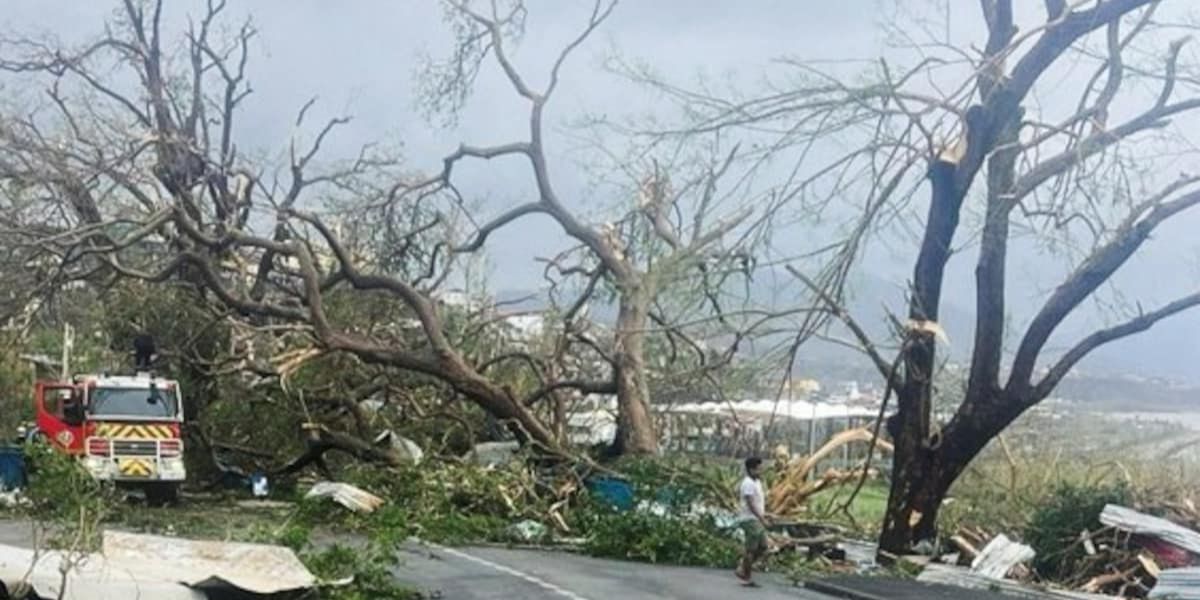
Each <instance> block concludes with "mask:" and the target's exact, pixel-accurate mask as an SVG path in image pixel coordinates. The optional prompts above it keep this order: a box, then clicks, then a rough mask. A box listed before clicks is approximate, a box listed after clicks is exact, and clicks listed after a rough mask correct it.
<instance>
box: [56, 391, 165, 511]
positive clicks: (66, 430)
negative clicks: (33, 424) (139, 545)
mask: <svg viewBox="0 0 1200 600" xmlns="http://www.w3.org/2000/svg"><path fill="white" fill-rule="evenodd" d="M180 397H181V396H180V390H179V384H178V382H176V381H174V380H171V379H162V378H157V377H155V376H153V375H152V374H149V373H138V374H137V375H133V376H108V375H80V376H76V377H75V378H74V379H72V380H71V381H39V382H37V384H36V386H35V389H34V403H35V406H36V409H37V429H38V432H39V433H40V434H41V435H42V436H44V437H45V439H46V440H47V441H48V442H49V443H50V444H51V445H52V446H54V447H55V448H57V449H59V450H62V451H64V452H67V453H69V454H71V455H74V456H77V457H78V458H79V459H80V461H81V462H82V463H83V466H84V468H86V469H87V471H88V472H89V473H91V475H92V476H93V477H95V478H96V479H99V480H105V481H113V482H116V483H117V484H118V485H121V486H131V487H140V488H142V489H143V490H145V493H146V499H147V501H148V502H149V503H151V504H166V503H170V502H173V501H174V500H175V498H176V497H177V494H178V489H179V485H180V484H181V483H182V482H183V481H184V479H185V478H186V476H187V473H186V470H185V469H184V464H183V439H182V437H181V432H180V427H181V425H182V424H183V406H182V405H181V403H180Z"/></svg>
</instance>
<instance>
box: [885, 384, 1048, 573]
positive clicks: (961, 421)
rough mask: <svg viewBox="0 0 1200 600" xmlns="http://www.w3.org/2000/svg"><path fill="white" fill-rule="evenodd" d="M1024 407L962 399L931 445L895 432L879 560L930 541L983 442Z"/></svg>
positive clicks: (1002, 398)
mask: <svg viewBox="0 0 1200 600" xmlns="http://www.w3.org/2000/svg"><path fill="white" fill-rule="evenodd" d="M1024 406H1027V404H1024V403H1022V402H1021V398H1019V397H1016V396H1014V395H1013V394H1007V393H994V394H986V395H980V394H975V395H971V394H968V396H967V399H966V400H965V401H964V402H963V405H962V406H961V407H959V410H958V413H957V414H956V415H955V417H954V419H953V420H951V421H950V423H948V424H947V425H946V428H945V429H944V430H943V431H942V433H941V435H938V436H934V437H933V438H932V440H933V442H932V443H924V442H923V441H922V440H923V439H926V438H915V437H914V436H912V434H911V432H909V431H906V430H905V429H903V428H901V430H900V431H899V436H898V437H897V439H896V440H895V442H896V451H895V455H894V456H895V462H894V463H893V464H894V466H893V472H892V488H891V495H890V496H889V498H888V506H887V511H886V513H885V516H884V523H883V531H882V533H881V534H880V537H879V549H880V551H881V556H882V557H883V558H890V557H889V556H887V555H891V556H901V555H903V554H907V553H910V552H912V549H913V547H914V546H915V545H916V544H918V543H920V542H922V541H930V542H933V541H935V540H936V538H937V535H938V530H937V518H938V512H939V510H940V509H941V506H942V502H943V501H944V500H945V498H946V494H947V493H948V492H949V491H950V488H951V486H953V485H954V482H955V481H957V480H958V478H959V476H961V475H962V473H963V471H965V470H966V468H967V466H968V465H970V464H971V461H972V460H974V459H975V457H976V456H979V453H980V452H982V451H983V449H984V448H986V447H987V444H988V442H990V441H991V440H992V439H994V438H995V437H996V436H997V435H999V434H1000V432H1001V431H1004V429H1005V428H1006V427H1008V425H1009V424H1010V423H1012V422H1013V420H1015V419H1016V418H1017V417H1018V416H1020V415H1021V413H1022V412H1024V408H1023V407H1024ZM884 553H886V554H884Z"/></svg>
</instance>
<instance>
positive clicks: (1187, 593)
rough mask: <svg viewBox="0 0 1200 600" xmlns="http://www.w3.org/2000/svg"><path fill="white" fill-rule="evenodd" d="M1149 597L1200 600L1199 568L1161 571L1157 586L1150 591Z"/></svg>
mask: <svg viewBox="0 0 1200 600" xmlns="http://www.w3.org/2000/svg"><path fill="white" fill-rule="evenodd" d="M1150 597H1151V598H1174V599H1176V600H1200V567H1191V568H1187V569H1167V570H1166V571H1163V572H1162V573H1160V574H1159V576H1158V584H1157V585H1155V586H1154V589H1153V590H1150Z"/></svg>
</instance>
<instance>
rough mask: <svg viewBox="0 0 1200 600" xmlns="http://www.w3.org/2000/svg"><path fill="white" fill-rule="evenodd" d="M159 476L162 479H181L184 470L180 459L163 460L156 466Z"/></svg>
mask: <svg viewBox="0 0 1200 600" xmlns="http://www.w3.org/2000/svg"><path fill="white" fill-rule="evenodd" d="M158 473H159V476H160V477H162V478H163V479H183V478H184V475H185V473H186V470H185V469H184V467H183V459H182V458H164V459H162V461H160V462H159V465H158Z"/></svg>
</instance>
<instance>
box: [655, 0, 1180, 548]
mask: <svg viewBox="0 0 1200 600" xmlns="http://www.w3.org/2000/svg"><path fill="white" fill-rule="evenodd" d="M1183 4H1184V3H1182V2H1172V1H1171V0H1101V1H1098V2H1076V3H1067V2H1063V1H1057V2H1050V1H1047V2H1046V3H1045V9H1046V12H1045V18H1044V20H1043V21H1042V22H1040V23H1037V24H1035V25H1033V26H1032V27H1030V28H1029V29H1028V30H1027V31H1022V30H1021V29H1020V28H1019V27H1018V26H1017V25H1018V24H1017V23H1016V22H1015V20H1014V12H1013V3H1012V1H1011V0H981V2H980V6H981V8H982V14H983V17H984V20H985V21H986V24H987V31H988V37H987V40H986V41H985V44H984V46H983V48H982V50H980V51H977V52H972V51H967V50H965V49H963V48H962V44H961V43H955V42H954V41H952V40H948V39H935V40H933V41H932V42H915V41H914V42H912V43H911V45H910V46H909V47H908V48H907V50H909V51H911V52H910V53H911V54H916V55H918V57H919V58H918V60H919V62H917V64H916V66H915V67H913V68H911V69H908V70H906V71H903V72H897V71H895V70H894V68H893V67H892V65H891V64H890V63H889V61H887V60H881V61H879V63H878V64H877V66H876V67H875V68H874V70H873V72H872V73H871V75H872V76H873V77H874V78H875V80H876V81H874V82H872V83H870V84H868V85H851V84H848V83H844V81H845V79H844V78H843V77H840V76H839V75H835V74H830V73H826V72H822V71H820V70H818V69H816V68H814V67H812V66H809V65H805V64H803V63H800V62H797V61H793V62H792V66H793V67H794V68H796V69H797V70H799V71H800V72H801V73H802V74H803V75H802V77H801V81H802V82H801V84H799V85H798V86H796V87H795V88H794V89H791V90H783V91H780V90H778V89H775V90H772V92H771V93H770V94H769V95H766V96H763V97H761V98H756V99H752V100H748V101H747V100H724V99H719V98H713V97H711V95H705V94H699V93H694V92H690V91H687V90H682V89H679V88H675V87H672V86H670V85H668V84H666V83H664V82H662V81H661V80H656V79H653V78H650V77H645V76H640V75H639V77H640V78H641V79H642V80H644V81H647V82H649V83H651V84H653V85H656V86H658V87H659V88H660V89H662V90H664V91H666V92H668V93H670V94H672V95H673V96H674V97H675V98H678V99H680V100H681V101H682V102H684V103H686V104H687V106H688V107H689V108H690V109H691V110H692V111H693V112H692V113H691V114H693V115H696V116H697V118H696V119H695V120H692V121H689V122H688V123H686V124H685V126H682V127H680V128H679V129H677V130H673V131H668V132H660V133H661V134H664V135H666V134H673V135H696V134H697V133H704V134H708V133H710V132H712V131H724V132H731V131H735V130H736V131H742V132H749V133H745V134H746V135H754V136H759V137H758V138H757V139H760V140H761V139H762V138H761V136H763V135H768V136H772V137H773V139H772V140H771V143H769V144H764V145H763V148H764V150H763V151H762V157H761V161H759V162H755V163H752V164H751V166H752V167H753V168H761V164H762V161H766V160H767V159H768V158H772V159H776V160H778V158H779V157H780V156H781V155H784V154H786V153H789V152H794V153H795V154H793V155H798V158H797V161H798V164H797V166H796V167H795V170H794V171H793V177H791V178H789V179H788V180H787V181H786V182H785V183H784V184H783V185H782V186H781V189H782V190H787V191H788V192H790V193H795V194H801V195H806V196H807V197H810V198H813V197H817V198H821V199H822V201H823V202H825V203H826V204H825V205H822V206H819V207H817V208H819V209H821V211H822V212H821V214H826V215H828V214H836V210H834V211H832V212H831V211H830V210H825V209H827V208H829V207H830V206H834V207H837V206H842V207H844V206H845V203H839V202H838V200H839V198H840V197H846V196H849V197H854V198H863V201H862V203H861V206H862V207H864V210H861V211H857V212H856V213H855V214H856V215H857V216H856V219H857V223H858V225H857V226H856V228H855V230H856V231H870V230H874V229H878V228H880V227H882V226H883V225H885V224H888V223H895V222H896V221H889V220H884V217H888V216H891V215H895V214H903V209H904V208H905V207H907V206H908V205H909V204H910V203H911V202H912V201H913V200H914V198H916V196H915V195H914V192H918V191H921V192H922V193H923V192H924V191H926V190H927V191H928V194H929V202H928V205H927V213H926V214H925V217H924V220H923V223H922V225H921V230H920V235H919V237H920V245H919V252H918V254H917V256H916V260H915V264H914V267H913V272H912V280H911V283H910V285H911V290H910V294H909V296H908V298H907V304H908V315H907V316H908V319H909V320H908V322H907V323H902V322H900V320H899V319H896V320H895V321H894V324H895V325H896V329H897V330H898V331H900V332H901V334H902V339H901V341H900V344H901V345H900V348H901V350H900V356H899V357H898V359H897V362H896V365H897V367H896V368H892V361H888V360H886V359H884V358H883V357H882V356H881V355H880V352H879V350H878V349H877V348H876V346H875V345H874V344H873V343H872V341H871V340H870V339H869V338H868V336H867V335H866V333H865V332H864V331H863V330H862V328H861V327H857V326H853V327H851V330H852V333H854V335H855V337H856V339H857V341H858V343H859V345H860V347H861V348H863V349H865V350H867V351H868V353H869V355H870V356H871V358H872V360H873V362H874V364H875V365H876V366H877V367H878V368H879V372H880V374H881V376H882V377H883V378H884V379H885V381H887V382H888V384H889V386H890V387H891V388H892V389H893V390H894V391H895V393H896V398H897V400H898V412H897V413H896V415H895V417H894V418H893V419H892V420H891V422H890V427H889V428H890V430H891V432H892V433H893V435H894V437H895V438H896V439H895V442H896V453H895V463H894V470H893V480H892V490H891V497H890V501H889V506H888V510H887V516H886V520H885V523H884V526H883V532H882V536H881V549H882V550H883V551H884V552H885V553H891V554H900V553H904V552H907V551H909V550H910V549H911V547H912V545H913V544H914V543H915V542H917V541H920V540H925V539H930V538H932V537H933V536H935V535H936V524H937V517H938V509H939V507H940V505H941V503H942V500H943V498H945V496H946V494H947V492H948V491H949V489H950V487H951V486H952V485H953V484H954V482H955V481H956V480H957V478H958V477H959V475H960V474H961V473H962V472H963V470H964V469H965V468H966V466H967V465H968V464H969V463H970V462H971V460H972V459H973V458H975V457H976V456H977V455H978V454H979V453H980V452H981V450H982V449H983V448H984V447H985V446H986V445H987V444H988V442H989V441H990V440H992V439H993V438H995V437H996V436H997V435H998V434H999V433H1000V432H1001V431H1002V430H1004V428H1005V427H1007V426H1008V425H1009V424H1010V423H1012V422H1013V421H1014V420H1015V419H1016V418H1017V417H1018V416H1020V415H1021V414H1022V413H1024V412H1025V411H1026V410H1028V409H1029V408H1031V407H1033V406H1035V405H1036V404H1038V403H1039V402H1041V401H1042V400H1044V399H1045V398H1046V397H1047V396H1048V395H1049V394H1050V393H1051V392H1052V391H1053V389H1054V388H1055V386H1056V385H1057V384H1058V383H1059V382H1060V381H1061V380H1062V378H1063V377H1064V376H1065V375H1066V374H1067V373H1068V372H1069V371H1070V370H1071V369H1072V367H1074V366H1075V365H1076V364H1078V362H1079V361H1080V360H1082V359H1083V358H1084V357H1086V356H1087V355H1088V354H1089V353H1091V352H1092V351H1094V350H1095V349H1097V348H1099V347H1101V346H1103V345H1105V344H1108V343H1110V342H1112V341H1114V340H1118V339H1120V338H1123V337H1126V336H1129V335H1132V334H1135V333H1139V332H1142V331H1145V330H1147V329H1149V328H1150V327H1152V326H1153V325H1154V324H1156V323H1158V322H1159V321H1162V320H1163V319H1166V318H1168V317H1170V316H1172V315H1175V314H1178V313H1180V312H1182V311H1184V310H1187V309H1189V308H1192V307H1194V306H1196V305H1198V304H1200V293H1195V294H1190V295H1186V296H1183V297H1180V298H1178V299H1176V300H1174V301H1172V302H1168V303H1166V304H1164V305H1162V306H1160V307H1158V308H1154V309H1150V310H1142V309H1141V308H1140V305H1139V308H1138V309H1137V310H1136V311H1135V312H1134V313H1133V314H1131V315H1128V316H1127V317H1125V318H1124V319H1125V320H1123V321H1120V322H1118V323H1116V324H1114V325H1112V326H1111V327H1106V328H1102V329H1099V330H1096V331H1094V332H1092V333H1091V334H1090V335H1086V336H1084V337H1083V338H1082V339H1080V340H1078V341H1077V342H1075V343H1074V344H1073V345H1072V346H1070V348H1069V349H1068V350H1067V351H1066V352H1065V353H1063V354H1061V355H1057V356H1056V355H1053V354H1051V353H1050V352H1047V342H1048V341H1049V340H1050V338H1051V336H1052V335H1053V334H1054V333H1055V332H1056V331H1058V330H1059V329H1060V326H1061V325H1062V323H1063V321H1064V319H1066V318H1067V317H1068V316H1069V315H1071V314H1073V313H1074V312H1075V311H1076V309H1077V308H1078V307H1079V306H1080V305H1081V304H1082V303H1084V302H1085V301H1087V300H1088V299H1090V298H1096V297H1097V295H1098V294H1102V293H1103V289H1102V288H1103V287H1104V286H1105V285H1106V283H1107V282H1109V281H1110V278H1111V277H1112V276H1113V275H1114V274H1115V273H1116V272H1117V271H1118V270H1119V269H1120V268H1121V267H1122V266H1124V265H1126V264H1127V263H1128V261H1129V260H1130V259H1131V258H1132V257H1134V256H1135V255H1137V254H1138V253H1139V252H1141V251H1143V250H1144V249H1145V247H1146V242H1147V241H1148V240H1149V239H1151V236H1152V234H1153V233H1154V232H1155V231H1156V230H1157V229H1158V228H1159V227H1160V226H1161V225H1162V224H1163V223H1165V222H1168V221H1170V220H1171V219H1175V218H1177V217H1178V216H1179V215H1181V214H1184V213H1185V211H1188V210H1190V209H1192V208H1193V207H1195V206H1196V205H1197V204H1200V187H1198V184H1200V178H1197V177H1195V176H1194V175H1190V174H1186V173H1184V174H1178V173H1177V172H1171V169H1173V168H1175V167H1174V166H1173V165H1174V164H1175V163H1173V162H1171V161H1173V160H1175V159H1177V158H1178V157H1180V156H1184V155H1187V153H1188V152H1189V149H1188V146H1187V143H1186V140H1182V141H1181V140H1180V137H1179V136H1178V132H1179V130H1178V129H1177V127H1176V125H1174V122H1175V121H1176V120H1178V119H1179V118H1180V117H1185V116H1190V115H1191V114H1193V113H1194V111H1196V110H1197V109H1200V81H1197V80H1196V79H1195V77H1194V76H1193V75H1192V73H1193V72H1194V71H1193V70H1192V66H1191V65H1185V64H1182V62H1181V57H1182V56H1184V55H1183V54H1182V53H1181V50H1182V49H1183V47H1184V44H1185V43H1186V41H1187V40H1186V38H1185V39H1179V40H1176V41H1173V42H1167V41H1163V37H1164V36H1165V35H1169V33H1168V32H1169V31H1171V30H1172V29H1173V28H1177V27H1179V26H1180V25H1179V24H1174V23H1164V22H1159V21H1157V20H1156V18H1155V15H1156V11H1158V10H1159V9H1160V8H1161V7H1164V6H1169V7H1172V8H1181V9H1182V5H1183ZM900 34H901V35H907V33H905V32H900ZM909 39H911V37H910V38H909ZM1154 54H1158V55H1160V56H1161V58H1160V59H1156V62H1154V63H1153V64H1140V65H1138V64H1134V63H1135V62H1143V61H1135V60H1134V59H1133V58H1131V57H1135V56H1143V57H1144V56H1151V55H1154ZM1068 62H1070V63H1072V64H1075V65H1076V68H1077V69H1078V68H1079V65H1084V67H1083V68H1084V72H1085V75H1086V76H1085V77H1084V79H1083V80H1082V81H1080V82H1079V85H1078V86H1077V87H1076V86H1074V85H1067V86H1061V85H1060V86H1058V87H1055V81H1056V80H1055V79H1053V78H1054V77H1064V75H1063V73H1064V72H1065V71H1063V70H1058V69H1059V68H1060V67H1063V65H1065V64H1067V63H1068ZM1078 73H1079V71H1078V70H1076V71H1073V72H1071V73H1070V74H1071V75H1073V76H1076V77H1077V74H1078ZM1052 74H1053V75H1052ZM635 75H636V74H635ZM1035 89H1040V90H1041V92H1040V93H1039V100H1040V102H1037V103H1035V102H1034V101H1033V98H1034V90H1035ZM1076 90H1078V92H1079V94H1078V96H1076V97H1074V98H1073V99H1071V98H1068V99H1066V100H1065V101H1064V100H1063V98H1064V96H1065V95H1066V94H1067V93H1075V91H1076ZM1147 90H1149V91H1147ZM1062 106H1068V107H1069V108H1067V109H1063V108H1062ZM1147 140H1153V141H1154V142H1156V143H1157V144H1158V145H1159V149H1157V150H1156V151H1155V152H1153V153H1151V152H1148V151H1147V149H1146V144H1145V142H1146V141H1147ZM823 142H835V143H833V144H832V146H829V147H834V148H846V147H849V148H851V150H850V151H848V152H846V153H844V154H843V153H837V154H836V156H835V157H834V158H833V159H831V160H825V159H823V157H822V155H823V154H824V155H825V156H828V155H829V154H830V152H821V151H814V150H813V147H814V145H816V146H820V145H821V144H822V143H823ZM829 147H826V149H828V148H829ZM1164 149H1165V150H1164ZM921 164H924V165H925V169H923V170H918V169H915V168H913V167H915V166H917V165H921ZM922 171H923V174H924V175H925V177H923V178H919V179H918V178H917V177H916V175H918V174H920V173H921V172H922ZM795 173H799V175H795ZM856 179H858V181H859V182H858V183H855V180H856ZM864 181H865V183H862V182H864ZM926 181H927V182H928V183H927V187H926ZM847 182H849V183H847ZM840 210H841V211H842V214H846V210H845V208H841V209H840ZM976 210H977V212H978V213H979V214H981V216H982V218H981V221H982V223H981V228H980V229H979V230H978V231H977V232H972V231H970V230H969V225H968V222H969V220H968V219H967V218H964V217H965V216H967V215H969V214H971V212H972V211H976ZM964 229H968V231H966V232H964V231H962V230H964ZM1022 232H1033V233H1035V234H1040V235H1046V236H1048V237H1051V238H1053V239H1055V240H1056V243H1057V244H1058V245H1060V246H1062V245H1067V246H1069V247H1070V248H1071V251H1070V252H1069V253H1068V254H1070V255H1071V256H1072V257H1073V258H1074V260H1073V265H1074V266H1073V270H1072V271H1071V273H1070V274H1069V275H1068V276H1067V277H1066V278H1065V279H1063V280H1062V281H1061V282H1060V283H1059V284H1058V285H1057V287H1056V288H1054V290H1053V292H1052V293H1050V294H1049V295H1048V296H1047V297H1046V298H1045V299H1044V301H1043V302H1042V304H1041V306H1040V307H1039V308H1038V309H1037V310H1036V311H1035V312H1034V313H1033V317H1032V318H1031V319H1030V320H1029V321H1028V322H1027V323H1025V324H1024V325H1023V326H1022V327H1021V328H1020V329H1016V330H1014V327H1015V326H1013V325H1012V324H1011V323H1010V321H1009V320H1008V317H1009V315H1008V314H1007V312H1006V305H1005V299H1006V288H1007V287H1008V285H1009V279H1010V277H1009V275H1008V273H1007V270H1006V266H1007V262H1008V259H1009V257H1008V253H1009V247H1010V243H1011V242H1012V241H1013V240H1014V238H1016V236H1018V235H1019V234H1020V233H1022ZM956 238H957V239H958V240H960V242H961V241H962V240H963V238H966V239H967V242H966V243H967V244H970V243H973V242H974V243H977V245H978V259H977V264H976V269H975V284H976V307H975V319H976V321H975V332H974V343H973V349H972V353H971V364H970V369H969V376H968V380H967V382H966V386H965V393H964V395H963V397H962V401H961V403H960V404H959V405H958V407H957V410H956V411H955V412H954V414H953V417H952V418H950V419H949V421H948V422H945V423H937V422H935V420H934V418H933V414H932V410H931V404H932V397H933V393H934V390H933V384H934V378H933V375H934V372H935V370H936V368H937V365H938V362H937V352H936V341H935V340H936V335H937V332H938V331H939V330H940V326H939V324H938V319H939V315H940V311H939V306H940V303H941V299H942V292H943V288H944V286H945V284H946V282H945V274H946V265H947V262H948V261H949V260H950V258H951V257H952V255H953V254H954V253H955V251H956V247H955V240H956ZM861 239H862V238H861V237H856V236H851V238H850V240H851V242H852V243H850V242H846V243H842V244H838V246H839V247H840V248H841V249H842V250H844V249H845V248H847V247H848V246H849V247H851V248H852V252H850V253H849V254H847V253H845V252H843V251H839V253H838V254H837V255H836V256H835V260H834V261H833V263H834V264H839V265H844V264H845V260H844V259H845V258H846V257H847V256H855V255H857V254H858V247H857V245H858V242H859V241H861ZM814 287H817V288H818V289H820V288H821V286H819V285H818V286H814ZM826 300H828V304H829V305H830V306H832V307H834V308H835V310H836V311H838V312H839V314H843V315H844V313H841V312H840V311H842V309H841V308H840V307H839V304H838V298H836V297H833V296H828V295H827V297H826ZM847 323H850V324H852V322H851V321H847ZM1010 334H1016V339H1018V340H1019V342H1018V343H1017V344H1016V349H1015V352H1012V353H1006V352H1005V346H1004V343H1005V339H1006V338H1007V337H1008V335H1010ZM1006 363H1007V368H1005V364H1006Z"/></svg>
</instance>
